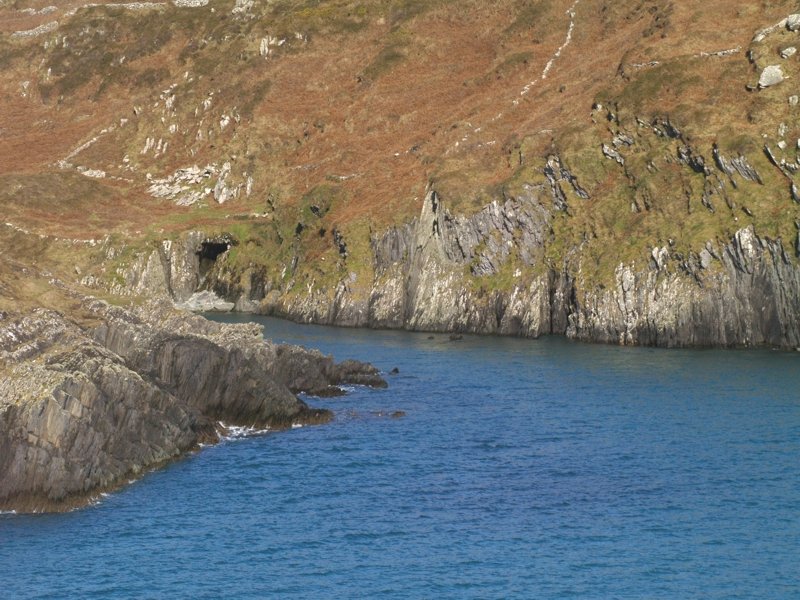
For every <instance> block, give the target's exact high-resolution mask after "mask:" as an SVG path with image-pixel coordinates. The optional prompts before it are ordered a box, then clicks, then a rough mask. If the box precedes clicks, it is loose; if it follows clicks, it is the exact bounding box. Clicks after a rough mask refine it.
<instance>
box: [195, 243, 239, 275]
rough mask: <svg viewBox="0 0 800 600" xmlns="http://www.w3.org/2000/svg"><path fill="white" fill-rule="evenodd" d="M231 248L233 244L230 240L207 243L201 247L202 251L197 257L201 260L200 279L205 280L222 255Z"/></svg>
mask: <svg viewBox="0 0 800 600" xmlns="http://www.w3.org/2000/svg"><path fill="white" fill-rule="evenodd" d="M230 247H231V242H230V241H228V240H219V241H214V240H212V241H207V242H203V243H202V244H201V245H200V250H199V251H198V252H197V256H198V257H199V258H200V266H199V271H200V279H205V276H206V275H207V274H208V272H209V271H210V270H211V269H212V268H213V267H214V264H215V263H216V262H217V258H219V257H220V256H221V255H222V254H225V253H226V252H227V251H228V250H229V249H230Z"/></svg>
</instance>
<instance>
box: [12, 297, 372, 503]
mask: <svg viewBox="0 0 800 600" xmlns="http://www.w3.org/2000/svg"><path fill="white" fill-rule="evenodd" d="M79 312H80V314H81V315H82V323H81V324H78V323H76V322H75V321H74V320H72V319H70V318H67V317H65V316H64V315H63V314H61V313H58V312H55V311H51V310H45V309H38V310H35V311H33V312H32V313H29V314H26V315H18V314H9V313H3V314H2V315H0V341H1V342H2V343H1V344H0V348H2V350H0V372H2V377H0V510H11V509H13V510H17V511H37V510H64V509H69V508H72V507H75V506H80V505H83V504H85V503H87V502H88V501H90V500H91V498H92V497H95V496H96V495H97V494H99V493H100V492H102V491H104V490H108V489H112V488H115V487H117V486H119V485H121V484H124V483H125V482H126V481H128V480H129V479H131V478H135V477H137V476H138V475H140V474H141V473H142V472H143V471H145V470H147V469H151V468H153V467H156V466H158V465H160V464H163V463H164V462H166V461H169V460H172V459H175V458H177V457H179V456H180V455H181V454H183V453H185V452H187V451H190V450H192V449H194V448H197V447H198V445H199V444H201V443H214V442H216V441H217V440H218V439H219V430H220V428H221V423H220V422H223V423H225V424H226V425H239V426H254V427H258V428H264V427H271V428H282V427H288V426H290V425H292V424H297V423H301V424H316V423H324V422H326V421H328V420H329V419H330V418H331V413H330V412H329V411H327V410H324V409H314V408H310V407H309V406H308V405H307V404H306V403H305V402H303V401H302V400H300V399H298V398H297V397H296V396H295V395H294V393H293V392H308V393H311V394H326V393H327V394H330V393H334V392H336V391H337V390H338V388H336V387H335V385H336V384H345V383H365V384H368V385H374V386H381V385H383V386H385V382H384V381H383V380H382V379H381V378H380V376H379V375H378V373H377V370H376V369H375V368H374V367H371V366H370V365H366V364H363V363H357V362H354V361H346V362H344V363H340V364H336V363H334V362H333V360H332V359H331V358H330V357H326V356H323V355H322V354H320V353H319V352H313V351H307V350H304V349H302V348H299V347H293V346H286V345H276V344H272V343H270V342H268V341H265V340H264V339H263V337H262V331H261V328H260V327H259V326H257V325H254V324H247V325H221V324H218V323H212V322H209V321H207V320H205V319H203V318H200V317H195V316H191V315H189V316H187V315H185V314H182V313H179V312H176V311H174V310H173V309H172V308H171V306H170V305H169V304H168V303H165V302H161V303H158V302H156V303H151V304H147V305H145V306H142V307H138V308H133V309H130V310H125V309H121V308H116V307H111V306H109V305H108V304H106V303H104V302H100V301H96V300H84V301H82V304H81V307H80V310H79Z"/></svg>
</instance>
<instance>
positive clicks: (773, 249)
mask: <svg viewBox="0 0 800 600" xmlns="http://www.w3.org/2000/svg"><path fill="white" fill-rule="evenodd" d="M554 202H555V198H554V197H553V195H552V192H551V190H548V189H544V188H541V187H539V188H536V187H532V186H531V187H528V188H527V189H525V190H524V191H523V192H522V193H520V194H518V195H516V196H511V197H506V198H504V200H503V201H496V202H493V203H491V204H489V205H487V206H486V207H485V208H484V209H482V210H480V211H478V212H477V213H475V214H473V215H472V216H470V217H463V216H457V215H453V214H451V213H450V212H449V211H448V209H447V208H446V206H445V205H444V203H443V202H442V201H441V199H440V198H439V197H438V195H437V194H436V192H434V191H431V192H429V193H428V195H427V197H426V199H425V202H424V205H423V208H422V211H421V214H420V215H419V217H418V218H417V219H415V220H414V221H413V222H412V223H410V224H408V225H404V226H401V227H395V228H391V229H389V230H388V231H386V232H384V233H382V234H376V235H374V236H373V237H372V239H371V244H370V248H371V254H372V257H371V260H372V262H373V268H372V280H371V281H367V282H364V281H358V282H354V281H352V278H351V277H350V276H349V275H345V276H344V277H343V278H342V279H341V280H340V281H338V282H336V283H335V284H333V285H332V286H330V287H328V288H324V287H322V286H314V285H311V286H308V290H307V291H306V290H303V292H304V293H299V294H298V293H293V292H292V291H291V289H288V288H286V287H284V288H280V287H278V288H275V287H271V284H270V282H269V281H268V280H266V279H264V278H263V277H261V276H260V274H259V273H258V272H244V273H242V272H240V271H237V270H236V269H235V268H233V267H230V266H229V265H228V264H227V263H226V262H225V261H224V260H222V261H220V262H219V264H216V265H214V266H212V267H211V268H210V269H209V271H208V272H207V273H206V274H205V275H204V278H199V276H198V275H197V273H196V271H195V272H188V273H180V271H177V272H176V271H174V269H173V267H172V265H175V264H182V265H189V267H188V268H190V269H192V268H195V269H196V267H192V266H191V265H192V262H191V260H192V259H191V257H192V256H194V257H196V256H198V253H199V250H198V248H200V247H201V244H202V240H203V239H204V238H203V235H202V234H200V233H198V232H193V233H191V234H189V235H188V236H187V237H186V238H184V241H182V242H180V243H176V244H173V245H171V246H167V245H164V246H163V247H162V248H160V249H158V250H153V251H152V252H153V254H154V255H159V258H158V259H157V260H156V259H149V260H142V259H139V260H137V261H135V262H134V264H133V266H132V267H130V268H128V269H127V270H126V271H125V276H126V278H127V280H128V281H129V282H130V286H129V288H128V289H129V290H136V291H137V292H145V293H149V294H152V295H156V296H159V295H160V296H164V297H169V296H170V289H171V286H170V285H169V281H170V278H171V277H178V279H179V280H182V281H186V280H192V279H193V280H195V281H197V282H198V286H199V287H203V288H204V289H207V291H206V292H202V293H204V294H209V293H212V292H211V291H210V290H214V291H216V292H217V293H218V294H219V296H216V297H218V298H220V301H222V300H221V297H224V298H225V300H227V301H228V303H229V305H231V306H234V305H235V306H236V307H237V308H238V309H239V310H248V311H253V312H259V313H264V314H271V315H276V316H281V317H286V318H290V319H293V320H296V321H300V322H314V323H322V324H331V325H341V326H348V327H375V328H397V329H403V328H404V329H411V330H419V331H439V332H474V333H484V334H501V335H515V336H524V337H539V336H541V335H549V334H558V335H566V336H567V337H570V338H573V339H578V340H582V341H588V342H601V343H615V344H631V345H651V346H665V347H676V346H692V347H694V346H726V347H728V346H760V345H766V346H772V347H779V348H796V347H798V346H800V317H799V315H800V268H798V263H797V259H796V256H797V252H798V250H797V241H796V240H791V241H789V242H788V243H787V242H785V241H784V240H782V239H770V238H768V237H762V236H759V235H758V234H757V233H756V231H755V229H754V228H753V227H752V226H748V227H744V228H742V229H739V230H738V231H737V232H736V233H735V234H734V235H733V236H732V237H731V238H730V239H729V240H728V241H727V242H725V241H724V240H713V241H712V240H709V241H708V242H707V243H706V244H705V245H704V246H702V247H700V248H699V249H698V251H697V252H689V253H681V252H679V251H677V250H675V249H674V248H672V247H670V245H669V244H665V245H664V246H663V247H654V248H652V249H651V250H650V251H649V252H648V253H646V255H645V256H644V257H643V258H644V259H645V260H636V261H632V262H630V263H625V262H620V263H618V264H617V265H616V266H615V267H612V268H611V269H610V272H609V274H608V275H607V277H606V279H607V281H608V283H606V282H605V281H601V282H599V283H598V281H597V278H596V277H595V279H592V278H591V276H589V275H587V272H589V271H590V268H591V267H592V266H593V265H592V264H591V263H592V260H593V257H591V256H584V255H582V254H581V252H580V248H575V249H574V250H573V251H571V252H569V253H567V254H566V256H565V257H564V258H563V259H562V262H561V263H560V264H558V263H556V264H554V263H553V262H552V261H548V260H547V256H546V253H547V251H548V244H552V235H553V234H552V221H553V219H554V215H553V213H552V210H553V209H552V206H553V205H552V203H554ZM187 248H188V250H187ZM176 253H177V254H176ZM187 256H188V258H187ZM147 265H150V266H147ZM587 265H588V267H589V268H587ZM148 281H151V282H152V281H155V282H158V283H156V284H146V283H145V282H148ZM242 282H244V283H242ZM487 282H488V285H487ZM148 285H149V286H150V287H148ZM492 285H495V287H492ZM142 286H144V287H142ZM186 293H188V292H184V294H186ZM212 295H214V294H212ZM185 297H186V296H185V295H178V294H175V295H173V298H174V300H175V301H178V300H182V299H184V298H185Z"/></svg>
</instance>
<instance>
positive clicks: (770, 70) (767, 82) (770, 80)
mask: <svg viewBox="0 0 800 600" xmlns="http://www.w3.org/2000/svg"><path fill="white" fill-rule="evenodd" d="M783 80H784V75H783V69H781V66H780V65H770V66H768V67H766V68H765V69H764V70H763V71H762V72H761V77H759V78H758V87H759V88H762V89H763V88H768V87H772V86H773V85H778V84H779V83H781V82H782V81H783Z"/></svg>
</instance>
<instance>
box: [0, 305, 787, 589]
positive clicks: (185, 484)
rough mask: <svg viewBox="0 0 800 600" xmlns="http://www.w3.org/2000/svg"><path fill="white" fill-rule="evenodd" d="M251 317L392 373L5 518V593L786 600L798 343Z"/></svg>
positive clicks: (271, 330)
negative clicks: (617, 343)
mask: <svg viewBox="0 0 800 600" xmlns="http://www.w3.org/2000/svg"><path fill="white" fill-rule="evenodd" d="M226 318H227V319H229V320H236V319H237V318H241V319H244V318H245V317H226ZM259 320H260V321H261V322H263V323H264V324H265V326H266V330H267V332H268V335H270V336H271V337H274V338H275V339H276V340H277V341H289V342H295V343H302V344H304V345H308V346H314V347H319V348H321V349H322V350H323V351H324V352H327V353H333V354H334V355H335V356H336V357H337V358H338V359H343V358H346V357H353V358H358V359H362V360H369V361H372V362H373V363H374V364H376V365H377V366H378V367H380V368H381V369H382V370H384V371H387V372H388V371H389V370H391V369H392V368H393V367H397V368H398V369H399V370H400V373H399V374H398V375H395V376H389V375H387V379H388V380H389V383H390V386H389V388H388V389H387V390H369V389H364V388H355V389H353V390H352V391H351V393H350V394H349V395H347V396H345V397H342V398H333V399H314V398H310V399H308V401H309V402H310V403H311V404H313V405H317V406H327V407H330V408H332V409H333V410H334V411H335V413H336V419H335V421H334V422H333V423H331V424H329V425H325V426H321V427H309V428H301V429H295V430H290V431H283V432H275V433H269V434H266V435H261V436H256V437H248V438H244V439H236V440H230V441H226V442H224V443H222V444H220V445H218V446H215V447H210V448H206V449H204V450H202V451H201V452H199V453H197V454H194V455H192V456H190V457H188V458H186V459H184V460H181V461H178V462H176V463H174V464H172V465H170V466H168V467H167V468H165V469H162V470H160V471H157V472H154V473H151V474H149V475H147V476H146V477H144V478H143V479H141V480H140V481H137V482H136V483H134V484H133V485H131V486H129V487H127V488H125V489H124V490H122V491H120V492H117V493H115V494H112V495H111V496H109V497H107V498H105V499H103V500H102V501H101V502H100V503H99V504H98V505H96V506H94V507H91V508H88V509H84V510H80V511H75V512H72V513H68V514H59V515H32V516H25V515H3V516H0V597H2V598H14V599H17V598H221V597H230V598H374V597H387V598H391V597H396V598H434V597H438V598H669V599H672V598H800V354H798V353H782V352H770V351H707V350H706V351H688V350H669V351H667V350H653V349H642V348H618V347H607V346H592V345H580V344H575V343H570V342H568V341H565V340H563V339H542V340H520V339H498V338H485V337H471V336H465V337H464V339H463V340H460V341H449V339H448V338H447V336H442V335H436V336H434V339H428V335H426V334H416V333H407V332H381V331H362V330H345V329H332V328H325V327H318V326H300V325H294V324H291V323H286V322H282V321H277V320H273V319H259ZM395 410H402V411H405V412H406V416H405V417H403V418H398V419H394V418H389V417H387V416H381V414H379V413H381V412H384V413H387V412H391V411H395Z"/></svg>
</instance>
